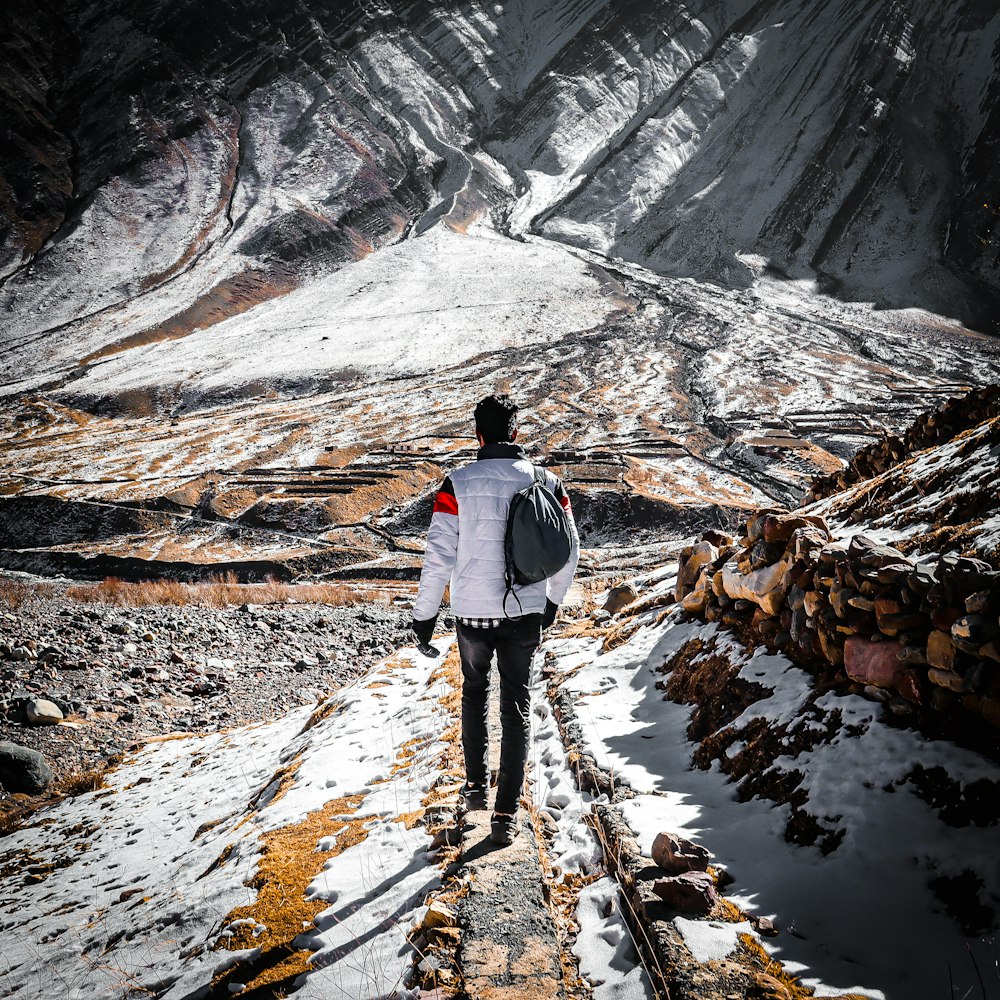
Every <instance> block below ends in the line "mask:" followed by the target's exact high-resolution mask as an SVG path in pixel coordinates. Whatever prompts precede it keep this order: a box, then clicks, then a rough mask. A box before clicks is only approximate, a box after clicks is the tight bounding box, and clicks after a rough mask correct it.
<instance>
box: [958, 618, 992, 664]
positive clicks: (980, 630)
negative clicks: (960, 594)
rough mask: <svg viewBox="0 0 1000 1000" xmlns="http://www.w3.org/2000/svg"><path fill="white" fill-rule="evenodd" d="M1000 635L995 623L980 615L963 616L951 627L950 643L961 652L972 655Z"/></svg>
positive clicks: (976, 653)
mask: <svg viewBox="0 0 1000 1000" xmlns="http://www.w3.org/2000/svg"><path fill="white" fill-rule="evenodd" d="M998 634H1000V628H998V627H997V623H996V622H995V621H990V619H988V618H985V617H983V616H982V615H964V616H963V617H961V618H958V619H956V621H955V622H954V623H953V624H952V626H951V641H952V642H953V643H954V644H955V645H956V646H957V647H958V648H959V649H961V650H964V651H965V652H967V653H972V654H974V655H978V654H979V648H980V647H981V646H984V645H986V643H988V642H992V641H993V640H994V639H995V638H996V637H997V635H998Z"/></svg>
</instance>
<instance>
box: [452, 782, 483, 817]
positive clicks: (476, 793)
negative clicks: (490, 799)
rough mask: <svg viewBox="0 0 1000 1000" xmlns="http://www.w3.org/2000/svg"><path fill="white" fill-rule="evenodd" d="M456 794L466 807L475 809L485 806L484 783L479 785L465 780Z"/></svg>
mask: <svg viewBox="0 0 1000 1000" xmlns="http://www.w3.org/2000/svg"><path fill="white" fill-rule="evenodd" d="M458 794H459V797H460V798H461V800H462V801H463V802H464V803H465V808H466V809H469V810H475V809H485V808H486V786H485V785H479V784H476V783H475V782H472V781H467V782H466V783H465V784H464V785H462V789H461V791H460V792H459V793H458Z"/></svg>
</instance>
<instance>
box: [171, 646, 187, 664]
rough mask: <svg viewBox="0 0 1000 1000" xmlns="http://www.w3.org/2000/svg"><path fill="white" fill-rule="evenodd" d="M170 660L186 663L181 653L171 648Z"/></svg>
mask: <svg viewBox="0 0 1000 1000" xmlns="http://www.w3.org/2000/svg"><path fill="white" fill-rule="evenodd" d="M170 662H171V663H180V664H184V663H187V660H186V659H185V658H184V654H183V653H181V652H180V651H178V650H176V649H172V650H170Z"/></svg>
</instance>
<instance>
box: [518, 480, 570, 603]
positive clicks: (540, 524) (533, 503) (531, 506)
mask: <svg viewBox="0 0 1000 1000" xmlns="http://www.w3.org/2000/svg"><path fill="white" fill-rule="evenodd" d="M572 548H573V540H572V537H571V535H570V529H569V519H568V518H567V517H566V512H565V511H564V510H563V508H562V504H560V503H559V501H558V500H557V499H556V497H555V495H554V494H553V492H552V490H550V489H549V487H548V483H547V482H546V477H545V470H544V469H542V468H540V467H539V466H535V477H534V479H533V480H532V482H531V485H530V486H526V487H525V488H524V489H523V490H519V491H518V492H517V493H515V494H514V496H513V497H511V500H510V509H509V510H508V512H507V534H506V537H505V539H504V584H505V587H506V589H505V591H504V597H503V608H504V614H506V613H507V598H508V597H510V595H511V594H512V593H513V592H514V585H515V584H518V585H520V586H523V585H525V584H528V583H539V582H540V581H542V580H546V579H548V578H549V577H550V576H554V575H555V574H556V573H558V572H559V570H561V569H562V568H563V566H565V565H566V563H568V562H569V556H570V552H571V551H572ZM514 600H515V601H517V603H518V606H520V604H521V602H520V601H519V600H518V597H517V594H514Z"/></svg>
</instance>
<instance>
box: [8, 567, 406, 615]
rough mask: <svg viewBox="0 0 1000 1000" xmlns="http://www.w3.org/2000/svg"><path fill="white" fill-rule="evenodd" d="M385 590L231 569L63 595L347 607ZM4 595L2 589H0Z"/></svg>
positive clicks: (90, 600) (106, 583)
mask: <svg viewBox="0 0 1000 1000" xmlns="http://www.w3.org/2000/svg"><path fill="white" fill-rule="evenodd" d="M390 597H391V595H390V594H389V592H388V591H372V590H365V591H362V590H358V589H356V588H354V587H352V586H350V585H349V584H346V583H284V582H282V581H280V580H274V579H270V580H266V581H265V582H264V583H239V582H238V581H237V578H236V574H235V573H224V574H222V575H220V576H216V577H213V578H212V579H210V580H206V581H205V582H203V583H183V582H181V581H179V580H136V581H132V580H119V579H117V578H116V577H108V578H107V579H106V580H103V581H101V582H100V583H81V584H75V585H74V586H72V587H69V588H67V590H66V598H67V599H68V600H71V601H79V602H81V603H85V604H113V605H117V606H119V607H128V608H144V607H154V606H162V605H178V606H182V605H195V606H198V607H208V608H225V607H231V606H233V605H240V604H293V603H295V604H328V605H332V606H334V607H346V606H348V605H352V604H362V603H369V602H376V603H378V602H382V603H387V602H388V601H389V599H390ZM0 599H2V594H0Z"/></svg>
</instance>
